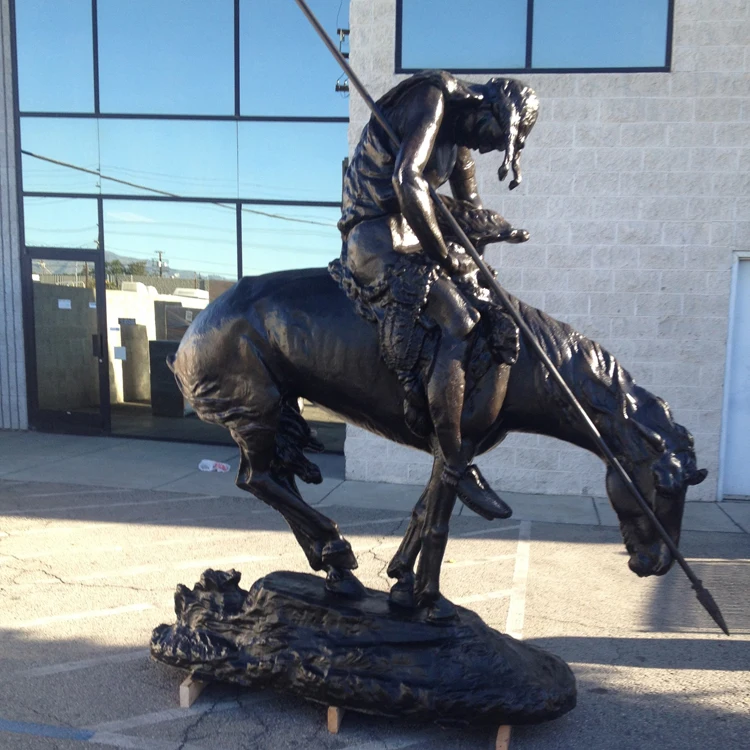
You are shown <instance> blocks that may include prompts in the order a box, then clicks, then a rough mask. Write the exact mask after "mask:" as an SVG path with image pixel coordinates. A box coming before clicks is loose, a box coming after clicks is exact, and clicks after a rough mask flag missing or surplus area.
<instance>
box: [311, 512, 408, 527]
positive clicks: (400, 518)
mask: <svg viewBox="0 0 750 750" xmlns="http://www.w3.org/2000/svg"><path fill="white" fill-rule="evenodd" d="M316 507H317V506H316ZM408 520H409V516H394V517H393V518H380V519H378V520H377V521H357V522H356V523H345V524H339V526H341V527H342V529H343V530H344V531H346V530H347V529H356V528H357V527H359V526H376V525H378V524H383V523H396V521H408Z"/></svg>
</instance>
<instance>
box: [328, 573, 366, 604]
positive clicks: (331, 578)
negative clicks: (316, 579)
mask: <svg viewBox="0 0 750 750" xmlns="http://www.w3.org/2000/svg"><path fill="white" fill-rule="evenodd" d="M326 591H330V592H331V593H332V594H336V595H337V596H344V597H346V598H347V599H361V598H362V597H363V596H364V595H365V593H366V592H365V587H364V586H363V585H362V584H361V583H360V581H359V579H358V578H357V577H356V576H355V575H354V573H352V572H351V571H350V570H339V569H338V568H331V569H330V570H329V571H328V575H327V576H326Z"/></svg>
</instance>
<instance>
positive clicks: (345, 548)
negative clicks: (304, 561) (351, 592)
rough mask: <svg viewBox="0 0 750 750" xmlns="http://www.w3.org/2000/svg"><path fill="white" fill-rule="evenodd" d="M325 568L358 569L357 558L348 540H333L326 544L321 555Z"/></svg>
mask: <svg viewBox="0 0 750 750" xmlns="http://www.w3.org/2000/svg"><path fill="white" fill-rule="evenodd" d="M320 556H321V560H322V562H323V566H324V567H326V568H327V567H333V568H346V569H347V570H354V569H355V568H356V567H357V558H356V557H355V556H354V552H352V546H351V544H349V542H347V541H346V539H341V538H339V539H333V540H332V541H330V542H326V544H325V545H324V547H323V549H322V551H321V553H320Z"/></svg>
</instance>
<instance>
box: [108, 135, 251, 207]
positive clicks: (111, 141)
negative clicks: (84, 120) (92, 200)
mask: <svg viewBox="0 0 750 750" xmlns="http://www.w3.org/2000/svg"><path fill="white" fill-rule="evenodd" d="M99 132H100V139H101V160H102V174H103V175H107V176H108V177H115V178H117V179H119V180H123V181H124V182H127V183H131V184H122V183H119V182H114V181H113V180H107V179H103V181H102V192H105V193H121V194H131V195H148V194H149V193H151V194H156V193H154V191H163V192H166V193H171V194H173V195H178V196H199V197H224V198H226V197H235V196H236V195H237V129H236V125H235V123H233V122H209V121H203V120H189V121H177V120H151V121H148V120H102V121H101V122H100V123H99Z"/></svg>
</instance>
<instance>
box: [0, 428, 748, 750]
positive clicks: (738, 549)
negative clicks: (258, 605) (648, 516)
mask: <svg viewBox="0 0 750 750" xmlns="http://www.w3.org/2000/svg"><path fill="white" fill-rule="evenodd" d="M203 458H211V459H215V460H219V461H226V462H228V463H230V465H232V470H233V471H234V469H236V460H237V455H236V451H233V450H231V449H228V448H217V447H216V446H197V445H186V444H174V443H155V442H147V441H137V440H124V439H118V438H84V437H75V436H58V435H43V434H39V433H11V432H0V589H1V590H2V595H3V601H4V607H3V608H2V611H0V632H1V633H2V638H1V639H0V659H1V660H2V670H0V748H2V749H3V750H5V749H6V748H7V749H8V750H17V749H18V750H21V749H23V750H26V749H36V748H44V749H45V750H48V749H50V748H60V749H65V750H67V748H83V747H84V746H85V745H89V746H92V747H121V748H133V749H134V750H198V748H203V749H204V750H234V749H235V748H236V749H238V750H239V749H240V748H242V749H245V748H259V749H261V750H265V749H266V748H268V749H273V750H275V749H276V748H280V749H284V748H327V749H330V750H397V749H401V748H411V749H413V750H419V749H420V748H422V749H425V750H426V749H427V748H430V750H449V749H450V750H453V749H460V750H464V749H465V750H469V749H470V748H471V749H473V748H481V749H482V750H487V749H488V748H491V747H494V731H493V730H492V729H490V728H482V727H473V726H468V727H465V728H462V729H456V728H454V729H442V728H440V727H437V726H434V725H418V724H410V723H407V722H398V721H393V720H386V719H381V718H377V717H372V716H365V715H362V714H355V713H351V712H349V713H347V714H346V715H345V717H344V721H343V724H342V727H341V731H340V733H339V734H337V735H332V734H329V733H328V732H327V729H326V721H325V707H322V706H318V705H315V704H311V703H307V702H305V701H303V700H300V699H297V698H293V697H290V696H284V695H278V694H275V693H270V692H262V691H252V690H248V689H238V688H234V687H232V686H223V685H211V686H209V687H208V688H207V689H206V690H205V691H204V692H203V694H202V695H201V696H200V698H199V699H198V701H197V702H196V703H195V704H194V706H193V707H192V708H190V709H182V708H180V707H179V700H178V686H179V684H180V682H181V681H182V679H183V678H184V673H182V672H180V671H179V670H175V669H171V668H169V667H167V666H165V665H163V664H159V663H156V662H153V661H151V660H150V659H149V656H148V642H149V638H150V635H151V631H152V629H153V628H154V627H155V626H156V625H158V624H160V623H163V622H173V621H174V609H173V607H174V605H173V598H172V597H173V592H174V589H175V586H176V585H177V584H178V583H183V584H186V585H188V586H192V585H193V584H194V583H195V582H196V581H197V580H198V578H199V577H200V574H201V572H202V571H203V570H204V569H206V568H209V567H213V568H221V569H229V568H236V569H237V570H240V571H242V585H243V586H245V587H249V586H250V585H251V584H252V582H253V581H254V580H256V579H257V578H259V577H260V576H262V575H264V574H266V573H268V572H271V571H273V570H278V569H287V570H300V571H304V570H306V569H307V566H306V561H305V558H304V556H303V554H302V552H301V550H300V549H299V548H298V546H297V545H296V542H295V541H294V538H293V536H292V534H291V533H290V532H289V531H288V529H287V527H286V525H285V523H284V521H283V519H282V518H281V516H279V515H278V514H277V513H275V512H274V511H273V510H271V509H269V508H267V507H266V506H265V505H263V504H262V503H261V502H259V501H258V500H256V499H255V498H253V497H251V496H249V495H248V494H247V493H244V492H241V491H239V490H237V488H236V487H234V484H233V472H232V473H229V474H217V473H204V472H199V471H198V470H197V466H198V463H199V461H200V460H201V459H203ZM315 458H316V460H317V459H320V461H321V466H322V468H323V472H324V475H325V479H324V482H323V483H322V485H317V486H305V487H304V489H303V493H304V495H305V497H306V499H307V501H308V502H309V503H310V504H313V505H315V506H316V507H318V508H320V509H321V510H322V512H324V513H325V514H326V515H329V516H330V517H331V518H333V519H334V520H336V521H337V522H338V524H339V526H340V527H341V529H342V532H343V533H344V535H345V536H346V537H347V538H348V539H349V540H350V541H351V543H352V546H353V547H354V550H355V552H356V554H357V556H358V559H359V564H360V567H359V570H358V575H359V577H360V578H361V580H362V581H363V582H364V583H365V585H367V586H369V587H371V588H375V589H380V590H387V588H388V586H389V580H388V578H387V576H386V574H385V568H386V566H387V563H388V560H389V559H390V556H391V555H392V554H393V553H394V552H395V550H396V547H397V546H398V543H399V541H400V539H401V536H402V534H403V532H404V530H405V528H406V524H407V523H408V517H409V512H410V510H411V507H412V506H413V504H414V503H415V502H416V500H417V498H418V496H419V493H420V490H421V488H419V487H415V486H404V485H387V484H374V483H368V484H365V483H361V482H348V481H346V480H345V478H344V471H343V460H342V459H341V458H340V457H336V456H319V457H315ZM505 497H506V499H507V500H508V501H509V502H510V504H511V505H512V506H513V507H514V511H515V513H514V516H513V518H511V519H508V520H507V521H502V522H494V523H488V522H486V521H484V520H483V519H481V518H478V517H477V516H475V515H474V514H472V513H470V512H469V511H467V510H464V509H461V508H459V509H458V511H457V513H456V514H455V515H454V518H453V519H452V523H451V541H450V543H449V546H448V550H447V553H446V558H445V563H444V568H443V573H442V587H443V591H444V593H445V594H446V595H447V596H448V597H449V598H450V599H452V600H453V601H456V602H459V603H461V604H463V605H464V606H467V607H470V608H472V609H474V610H475V611H476V612H477V613H478V614H480V615H481V616H482V617H483V618H484V619H485V621H486V622H487V623H488V624H490V625H491V626H492V627H495V628H497V629H498V630H502V631H504V632H508V633H510V634H512V635H515V636H517V637H519V636H520V637H523V638H524V639H526V640H529V641H531V642H533V643H536V644H538V645H540V646H542V647H544V648H547V649H548V650H550V651H552V652H554V653H556V654H559V655H560V656H562V657H563V658H565V659H566V660H567V661H568V662H569V663H570V665H571V667H572V668H573V670H574V672H575V674H576V678H577V681H578V693H579V700H578V706H577V707H576V708H575V709H574V710H573V711H572V712H571V713H569V714H567V715H566V716H565V717H563V718H561V719H558V720H556V721H554V722H550V723H547V724H543V725H538V726H535V727H516V728H514V730H513V733H512V739H511V748H512V749H513V750H525V749H527V748H529V749H531V748H539V749H540V750H548V749H549V750H551V749H552V748H565V749H566V750H567V749H569V748H570V749H575V748H586V750H597V749H598V748H607V749H610V748H612V749H615V750H617V749H620V748H622V749H623V750H625V748H628V750H629V749H630V748H633V747H658V748H660V750H663V749H669V748H675V750H677V749H678V748H679V750H692V749H693V748H695V750H699V749H700V750H703V749H704V748H707V749H709V750H712V749H713V748H716V749H717V750H718V749H721V750H734V749H735V748H736V749H737V750H741V749H742V750H744V748H747V747H748V746H749V744H748V739H747V738H748V737H749V736H750V599H749V598H748V586H749V584H750V534H748V531H750V503H746V504H743V503H725V504H719V505H717V504H711V503H690V504H689V505H688V509H687V512H686V522H685V531H684V534H683V538H682V541H681V548H682V551H683V553H684V554H685V555H686V557H687V559H688V560H689V561H690V563H691V565H693V567H694V569H695V570H696V572H697V573H698V575H699V577H700V578H702V579H703V581H704V583H705V584H706V585H707V586H708V588H709V589H710V590H711V591H712V593H713V594H714V596H715V598H716V600H717V601H718V602H719V604H720V606H721V608H722V610H723V613H724V615H725V617H726V620H727V623H728V625H729V628H730V630H731V632H732V636H731V637H730V638H727V637H726V636H724V635H722V634H721V633H720V632H719V631H718V629H717V628H716V627H715V625H714V624H713V622H712V621H711V620H710V618H709V617H708V615H706V614H705V613H704V612H703V610H702V609H701V608H700V606H699V605H698V603H697V602H696V600H695V597H694V595H693V592H692V591H691V589H690V585H689V583H688V582H687V580H686V578H685V576H684V575H683V574H682V573H681V571H679V570H678V569H674V570H673V571H672V572H670V573H669V575H667V576H665V577H663V578H658V579H638V578H637V577H636V576H634V575H633V574H632V573H630V571H629V570H628V569H627V557H626V554H625V550H624V547H623V544H622V540H621V538H620V534H619V530H618V529H617V526H616V519H615V517H614V514H613V513H612V511H611V510H610V509H609V508H608V505H607V504H606V500H602V499H601V498H591V497H549V496H536V495H531V494H530V495H519V494H515V495H511V494H508V495H506V496H505Z"/></svg>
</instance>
